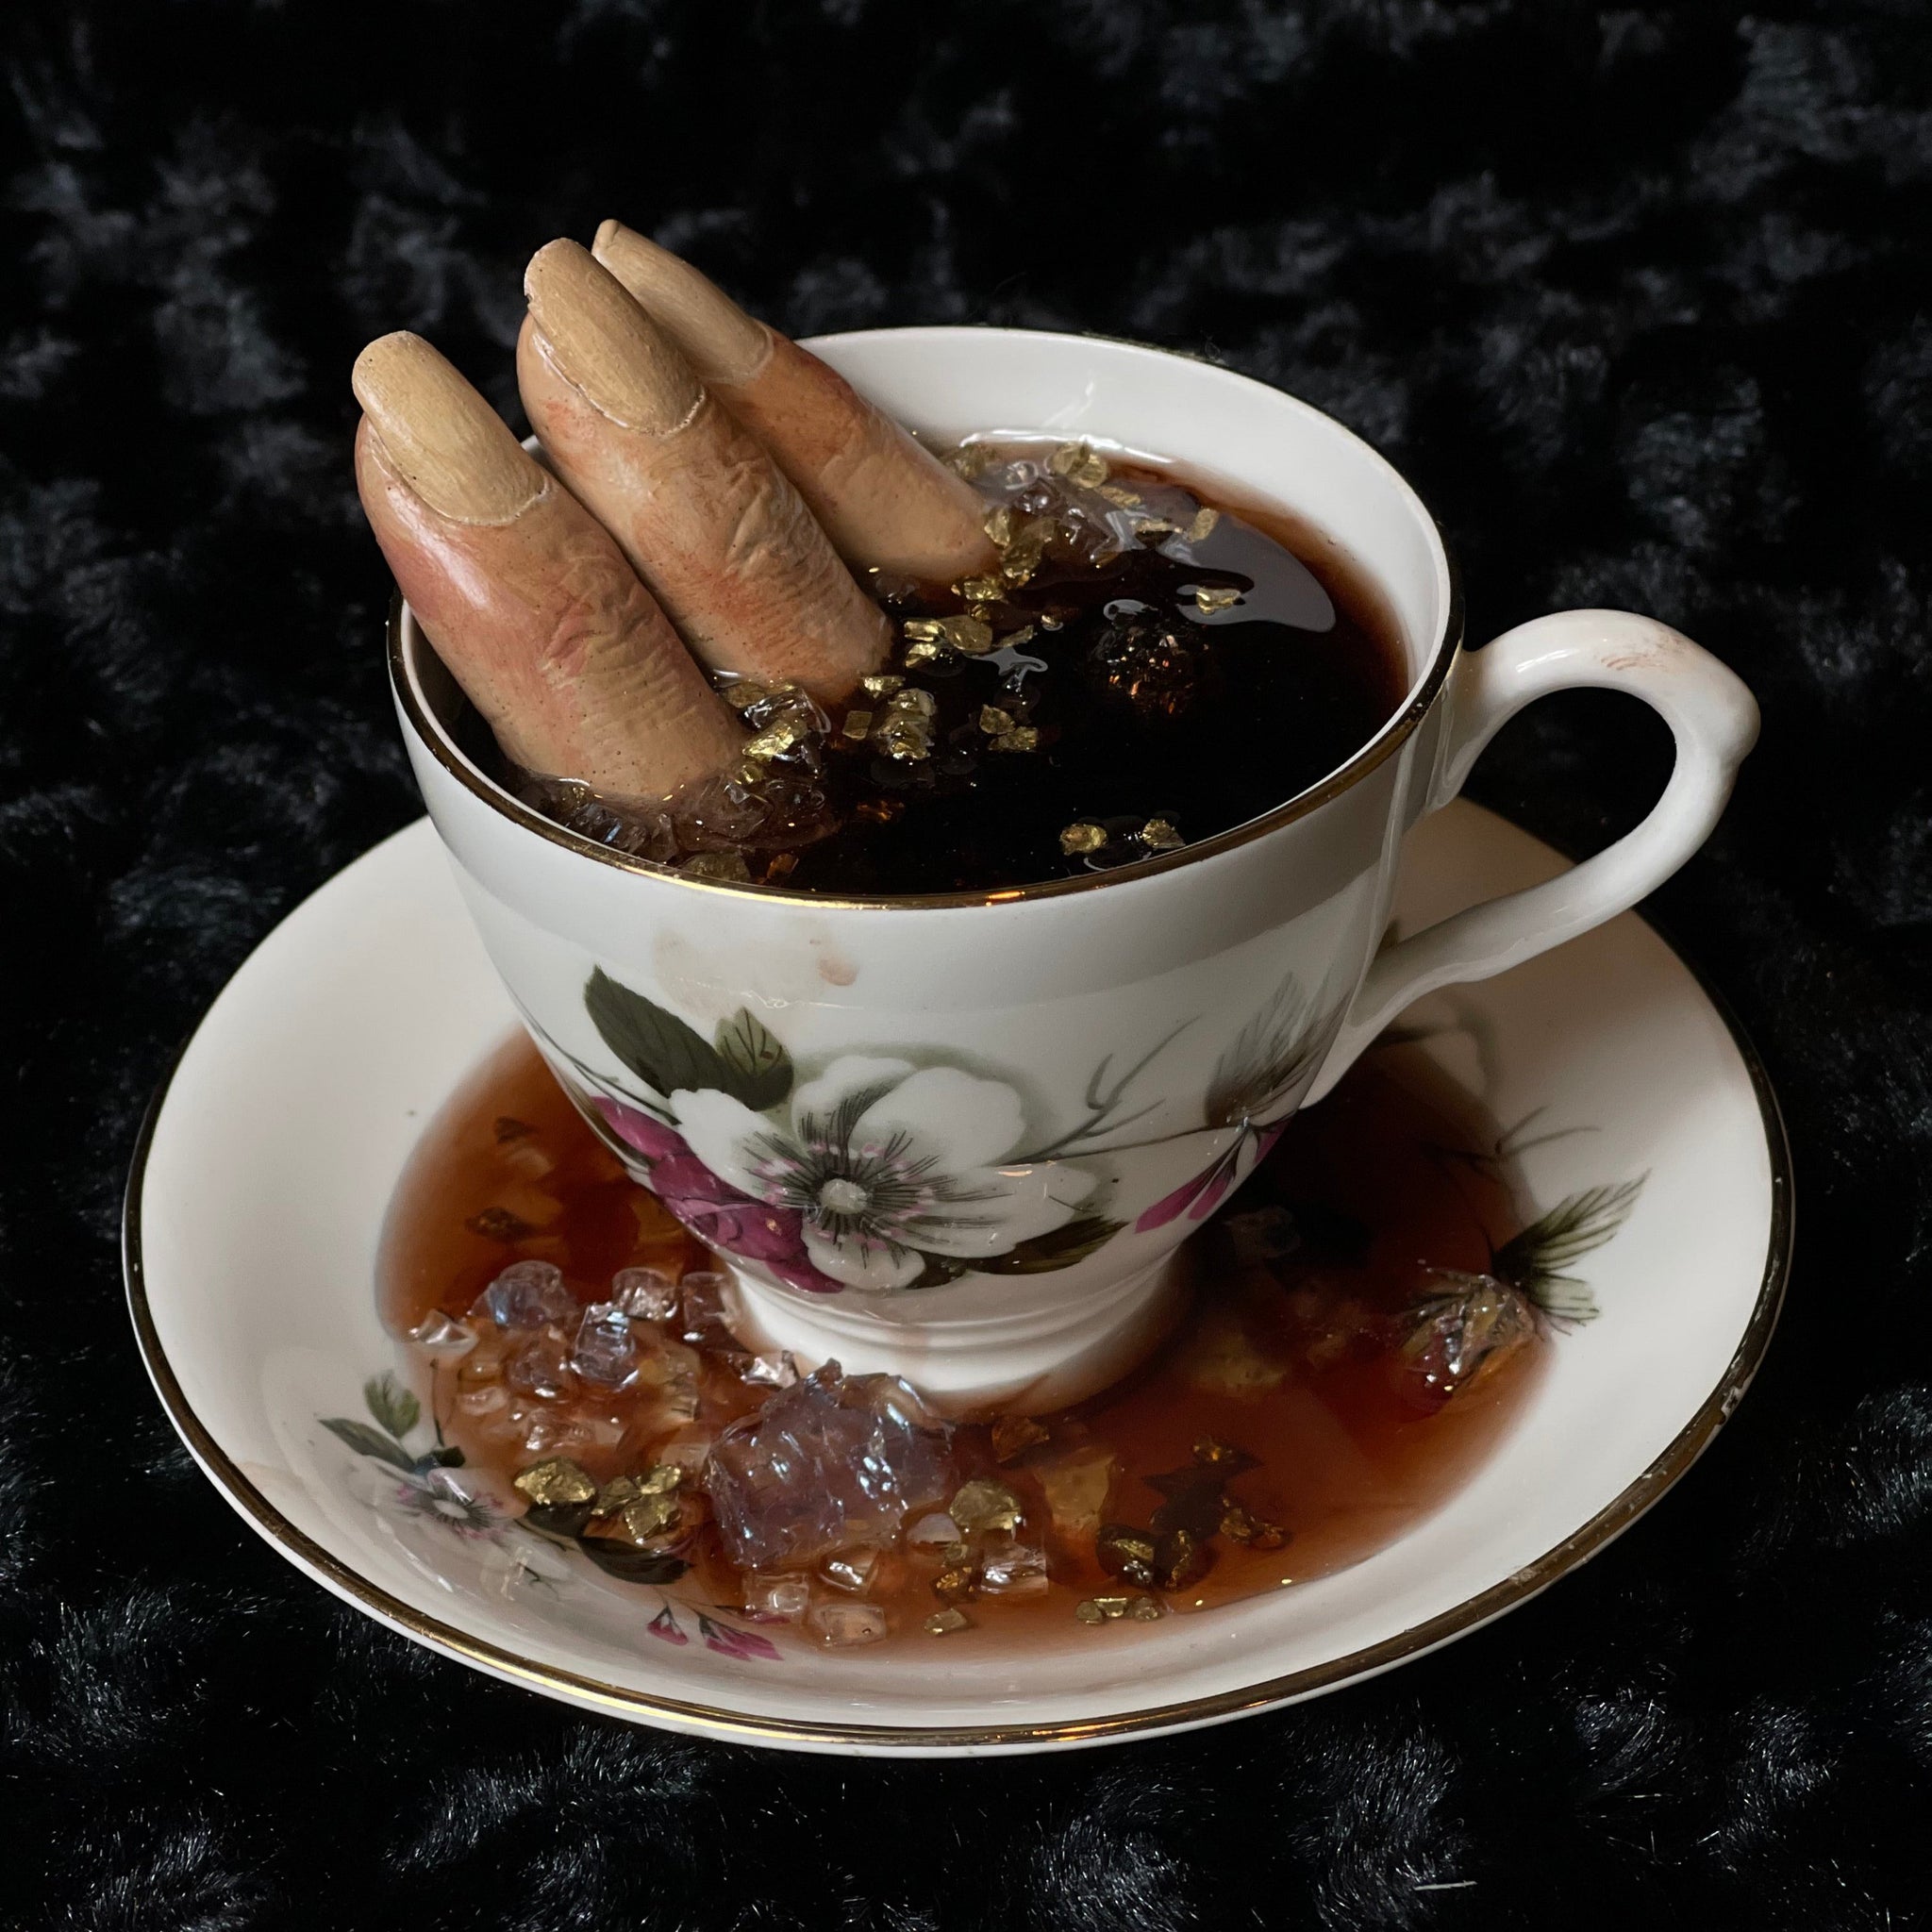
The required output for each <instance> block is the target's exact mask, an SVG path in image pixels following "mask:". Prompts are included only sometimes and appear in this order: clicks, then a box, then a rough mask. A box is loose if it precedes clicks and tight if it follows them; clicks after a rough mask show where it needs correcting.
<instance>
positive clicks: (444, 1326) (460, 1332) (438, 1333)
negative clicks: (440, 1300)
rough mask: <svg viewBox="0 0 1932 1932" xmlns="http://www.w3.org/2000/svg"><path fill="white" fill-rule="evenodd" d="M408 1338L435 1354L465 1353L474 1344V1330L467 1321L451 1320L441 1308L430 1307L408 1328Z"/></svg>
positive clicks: (419, 1346) (453, 1354)
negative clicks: (419, 1319)
mask: <svg viewBox="0 0 1932 1932" xmlns="http://www.w3.org/2000/svg"><path fill="white" fill-rule="evenodd" d="M409 1340H410V1341H413V1342H414V1343H415V1344H416V1346H417V1347H418V1348H426V1349H428V1350H429V1351H430V1352H431V1353H432V1354H435V1355H441V1356H458V1355H466V1354H468V1353H469V1351H470V1350H471V1349H473V1348H475V1345H476V1331H475V1329H474V1328H472V1327H470V1326H469V1325H468V1324H467V1323H463V1322H452V1321H451V1320H450V1318H449V1317H448V1316H447V1315H445V1314H444V1313H443V1312H442V1310H441V1308H431V1309H430V1311H429V1312H428V1313H427V1314H426V1315H425V1316H424V1317H423V1319H422V1320H421V1321H420V1322H418V1323H417V1324H416V1325H415V1326H414V1327H413V1328H411V1329H410V1330H409Z"/></svg>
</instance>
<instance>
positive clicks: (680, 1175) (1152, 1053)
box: [525, 968, 1341, 1294]
mask: <svg viewBox="0 0 1932 1932" xmlns="http://www.w3.org/2000/svg"><path fill="white" fill-rule="evenodd" d="M584 1007H585V1010H586V1013H587V1014H588V1016H589V1018H590V1020H591V1024H592V1025H593V1026H594V1027H595V1028H596V1030H597V1033H598V1035H599V1037H600V1038H601V1040H602V1041H603V1042H604V1045H605V1046H606V1048H607V1049H608V1051H609V1053H610V1054H611V1055H612V1056H613V1057H614V1058H615V1059H616V1060H617V1061H618V1063H619V1064H620V1065H621V1066H622V1067H623V1068H624V1070H625V1074H626V1075H628V1079H627V1080H625V1081H618V1080H613V1079H612V1078H611V1077H610V1076H609V1075H608V1073H606V1072H605V1071H604V1070H602V1069H600V1068H597V1067H593V1066H591V1065H589V1064H588V1063H586V1062H585V1061H583V1060H581V1059H578V1058H576V1057H575V1055H573V1054H570V1053H568V1052H566V1051H565V1050H564V1049H563V1048H562V1047H561V1046H560V1045H559V1044H558V1041H555V1040H552V1039H549V1038H548V1037H547V1036H545V1037H543V1043H544V1046H545V1048H546V1051H547V1052H548V1053H549V1054H550V1056H551V1059H552V1064H553V1066H556V1067H558V1074H559V1077H560V1078H564V1079H565V1084H566V1085H568V1086H570V1087H571V1088H572V1091H573V1092H574V1093H575V1096H576V1098H577V1101H578V1104H579V1105H580V1106H581V1107H582V1108H583V1110H584V1112H585V1114H586V1116H587V1117H588V1118H589V1119H591V1121H592V1123H593V1124H601V1126H602V1127H603V1128H604V1129H605V1130H606V1134H607V1138H608V1140H609V1141H610V1142H611V1144H612V1145H613V1147H614V1148H616V1150H617V1151H618V1152H619V1153H620V1154H621V1155H622V1156H623V1158H625V1160H626V1161H627V1162H628V1164H629V1165H630V1166H631V1168H632V1171H633V1172H635V1173H637V1174H639V1175H640V1177H641V1179H642V1180H643V1182H644V1184H645V1185H646V1186H647V1187H649V1188H650V1189H651V1190H652V1191H653V1192H654V1193H656V1194H657V1195H658V1197H659V1199H661V1200H662V1201H663V1202H664V1204H665V1206H666V1207H667V1208H669V1209H670V1210H671V1212H672V1213H673V1214H674V1215H675V1216H676V1218H677V1219H678V1220H679V1221H680V1222H682V1223H683V1224H684V1225H685V1226H686V1227H687V1228H689V1229H690V1230H691V1233H692V1234H694V1235H696V1236H697V1237H698V1239H699V1240H700V1241H704V1242H706V1243H707V1244H708V1246H710V1247H711V1248H713V1249H715V1250H717V1251H718V1252H720V1253H721V1254H724V1255H728V1256H732V1257H737V1258H740V1259H742V1260H745V1261H749V1262H755V1263H758V1264H759V1265H760V1266H761V1267H762V1268H763V1269H765V1270H766V1271H767V1272H768V1273H769V1274H771V1275H773V1276H774V1278H775V1279H777V1280H778V1281H781V1282H783V1283H785V1284H786V1285H787V1286H789V1287H791V1288H794V1289H798V1290H800V1291H804V1292H806V1293H810V1294H838V1293H843V1292H847V1291H856V1292H860V1293H870V1294H889V1293H895V1292H900V1291H908V1290H914V1289H925V1288H934V1287H938V1286H940V1285H941V1284H943V1283H946V1282H951V1281H957V1280H958V1279H959V1278H960V1277H961V1276H962V1275H967V1274H1045V1273H1050V1272H1053V1271H1056V1270H1058V1269H1061V1268H1069V1267H1072V1266H1073V1265H1074V1263H1075V1262H1078V1261H1083V1260H1085V1259H1086V1258H1087V1257H1089V1256H1090V1255H1092V1254H1095V1253H1097V1252H1098V1251H1099V1250H1100V1249H1101V1248H1103V1247H1104V1246H1106V1245H1107V1243H1108V1242H1109V1241H1112V1240H1113V1239H1114V1237H1115V1236H1116V1235H1118V1234H1120V1233H1121V1232H1122V1231H1123V1230H1124V1228H1125V1227H1126V1226H1127V1224H1128V1221H1129V1219H1130V1218H1131V1220H1132V1224H1133V1230H1134V1232H1135V1233H1136V1234H1148V1233H1152V1232H1154V1231H1156V1230H1158V1229H1160V1228H1163V1227H1166V1226H1168V1225H1169V1224H1172V1223H1174V1222H1175V1221H1177V1220H1180V1219H1181V1218H1182V1217H1183V1216H1185V1217H1186V1219H1187V1220H1189V1221H1191V1222H1200V1221H1205V1220H1206V1219H1207V1218H1208V1216H1209V1215H1210V1214H1212V1213H1213V1212H1214V1210H1215V1209H1216V1208H1218V1207H1219V1206H1220V1205H1221V1203H1222V1201H1223V1200H1224V1198H1225V1197H1226V1196H1227V1194H1228V1193H1229V1191H1231V1190H1232V1189H1234V1188H1235V1187H1237V1186H1238V1185H1239V1184H1240V1183H1241V1180H1243V1179H1244V1178H1245V1177H1246V1176H1247V1174H1250V1173H1251V1172H1252V1171H1253V1170H1254V1168H1255V1167H1256V1165H1257V1163H1258V1162H1259V1161H1260V1160H1261V1159H1262V1158H1263V1157H1265V1155H1266V1154H1267V1152H1268V1150H1269V1148H1270V1147H1272V1146H1273V1145H1274V1141H1275V1138H1276V1137H1277V1136H1278V1135H1279V1133H1280V1131H1281V1128H1282V1126H1283V1124H1285V1123H1286V1122H1287V1121H1288V1119H1289V1118H1290V1116H1291V1114H1292V1113H1293V1112H1294V1110H1295V1108H1297V1107H1298V1106H1299V1105H1300V1103H1301V1097H1302V1095H1303V1093H1304V1092H1306V1091H1307V1087H1308V1083H1309V1082H1310V1081H1311V1080H1312V1079H1313V1078H1314V1074H1315V1071H1316V1068H1317V1067H1318V1066H1319V1065H1320V1062H1321V1056H1322V1052H1323V1050H1324V1047H1325V1046H1326V1044H1327V1041H1328V1039H1329V1037H1330V1036H1331V1034H1332V1032H1333V1025H1332V1022H1333V1020H1334V1017H1335V1015H1336V1014H1337V1013H1338V1012H1339V1011H1340V1007H1341V1002H1340V1000H1339V998H1330V997H1328V995H1327V992H1326V991H1325V990H1324V993H1323V994H1322V995H1320V996H1318V997H1317V998H1315V999H1312V1000H1311V999H1310V998H1308V997H1307V995H1306V994H1305V993H1304V992H1303V991H1302V989H1301V988H1300V986H1299V984H1298V983H1297V982H1296V981H1295V980H1294V979H1293V978H1289V979H1287V980H1285V981H1284V982H1283V983H1282V984H1281V985H1280V987H1279V988H1277V990H1276V991H1274V994H1273V995H1272V996H1271V997H1270V998H1269V999H1268V1000H1267V1001H1266V1002H1264V1003H1263V1005H1262V1006H1261V1008H1259V1010H1258V1011H1257V1012H1255V1013H1254V1014H1252V1015H1250V1017H1249V1018H1248V1020H1247V1022H1246V1023H1245V1024H1243V1025H1242V1027H1241V1030H1240V1032H1239V1033H1238V1034H1237V1035H1236V1037H1235V1039H1234V1040H1233V1041H1232V1042H1231V1043H1230V1044H1229V1045H1228V1046H1227V1047H1226V1049H1225V1050H1224V1052H1223V1053H1222V1054H1221V1056H1220V1058H1218V1059H1217V1061H1216V1062H1215V1064H1214V1067H1213V1070H1212V1074H1211V1075H1210V1077H1209V1078H1208V1081H1207V1083H1206V1087H1205V1091H1203V1093H1202V1095H1201V1098H1200V1101H1199V1102H1198V1103H1197V1105H1198V1115H1197V1118H1198V1121H1199V1124H1198V1125H1194V1126H1186V1127H1181V1128H1177V1129H1171V1130H1170V1131H1168V1132H1165V1133H1150V1134H1144V1135H1141V1137H1139V1138H1137V1137H1136V1135H1135V1126H1136V1124H1137V1123H1139V1122H1141V1121H1143V1120H1144V1119H1145V1118H1146V1116H1147V1115H1149V1114H1150V1113H1152V1112H1154V1111H1155V1109H1156V1108H1158V1106H1159V1105H1160V1104H1161V1102H1162V1100H1163V1099H1165V1098H1167V1096H1165V1095H1161V1094H1157V1095H1156V1097H1154V1098H1149V1099H1142V1100H1140V1101H1138V1102H1137V1101H1136V1099H1135V1094H1136V1092H1137V1091H1139V1089H1140V1085H1141V1083H1142V1077H1143V1075H1145V1074H1147V1073H1148V1071H1149V1069H1150V1068H1152V1067H1153V1066H1154V1065H1155V1063H1156V1062H1157V1061H1158V1060H1160V1059H1161V1058H1162V1056H1164V1055H1165V1054H1166V1053H1167V1051H1168V1049H1169V1048H1170V1047H1171V1046H1172V1045H1173V1044H1174V1041H1176V1040H1178V1039H1179V1038H1180V1037H1181V1035H1183V1034H1185V1033H1187V1032H1188V1031H1189V1030H1190V1028H1191V1027H1192V1026H1193V1025H1194V1024H1196V1022H1195V1021H1194V1020H1192V1019H1189V1020H1184V1021H1183V1022H1182V1023H1181V1024H1179V1025H1178V1026H1176V1027H1174V1029H1173V1030H1172V1031H1170V1032H1169V1033H1168V1034H1167V1035H1166V1036H1165V1037H1164V1038H1163V1039H1161V1040H1159V1041H1157V1042H1156V1043H1155V1044H1154V1045H1152V1046H1151V1047H1148V1048H1147V1049H1146V1050H1145V1051H1143V1052H1141V1054H1140V1055H1139V1056H1138V1058H1134V1059H1133V1060H1131V1061H1130V1062H1127V1063H1125V1064H1124V1066H1123V1067H1121V1068H1120V1069H1119V1070H1118V1071H1117V1070H1116V1068H1115V1058H1114V1056H1112V1055H1109V1056H1108V1058H1106V1059H1104V1060H1103V1061H1102V1063H1101V1064H1100V1065H1099V1066H1098V1067H1096V1068H1095V1069H1093V1070H1092V1073H1091V1077H1090V1079H1089V1080H1088V1083H1087V1087H1086V1090H1085V1111H1084V1114H1083V1115H1082V1117H1081V1118H1080V1119H1079V1120H1078V1122H1077V1123H1076V1124H1074V1125H1073V1126H1072V1127H1070V1128H1069V1129H1067V1130H1066V1131H1065V1132H1063V1133H1061V1134H1059V1135H1058V1137H1057V1138H1055V1139H1054V1140H1052V1141H1048V1142H1046V1143H1045V1144H1043V1145H1040V1146H1032V1147H1029V1146H1028V1145H1027V1144H1026V1141H1025V1133H1026V1123H1027V1120H1028V1117H1029V1113H1032V1114H1034V1115H1036V1116H1037V1115H1038V1114H1039V1113H1041V1112H1043V1111H1050V1109H1048V1108H1040V1107H1038V1106H1037V1105H1036V1106H1034V1107H1033V1108H1029V1106H1028V1097H1027V1095H1026V1093H1025V1091H1024V1088H1023V1086H1022V1083H1021V1082H1020V1080H1019V1079H1018V1078H1017V1077H1008V1078H999V1077H994V1076H992V1075H990V1074H987V1073H986V1072H984V1071H982V1070H977V1069H973V1068H967V1067H964V1066H960V1065H957V1064H955V1063H953V1062H952V1061H951V1060H949V1059H948V1058H947V1057H946V1056H945V1055H943V1054H942V1053H939V1052H933V1051H924V1052H922V1051H920V1050H918V1049H916V1048H913V1049H907V1048H902V1049H900V1050H898V1051H896V1052H870V1053H869V1052H862V1051H860V1052H847V1053H843V1054H839V1055H836V1056H834V1057H833V1058H830V1059H829V1060H827V1061H826V1062H825V1063H824V1065H822V1066H819V1067H816V1068H814V1069H811V1070H808V1072H807V1074H805V1076H804V1077H801V1076H800V1071H799V1069H797V1068H796V1067H795V1066H794V1065H793V1062H792V1058H791V1052H790V1050H789V1049H788V1048H787V1046H786V1045H785V1043H784V1042H783V1041H781V1040H779V1039H778V1037H777V1036H776V1035H775V1034H774V1032H773V1031H772V1030H771V1028H770V1027H769V1026H767V1025H766V1024H765V1023H764V1022H763V1021H762V1020H760V1019H759V1018H758V1016H757V1015H756V1014H755V1013H753V1012H752V1011H751V1010H750V1009H749V1008H739V1010H738V1011H737V1012H736V1013H734V1014H733V1015H732V1016H731V1018H730V1019H729V1020H727V1021H725V1022H724V1024H721V1025H720V1026H719V1027H718V1028H717V1030H716V1032H715V1033H714V1034H713V1036H712V1037H711V1038H710V1039H709V1040H707V1039H706V1038H705V1037H704V1035H703V1034H701V1033H700V1032H699V1031H698V1030H697V1028H696V1027H694V1026H692V1025H691V1024H690V1023H689V1022H688V1021H685V1020H683V1019H681V1018H679V1017H678V1016H677V1015H676V1014H675V1013H673V1012H671V1011H670V1010H669V1009H668V1008H664V1007H662V1006H659V1005H658V1003H657V1002H656V1001H655V1000H652V999H650V998H649V997H648V996H646V995H645V994H643V993H641V992H639V991H636V990H635V989H633V988H631V987H628V986H625V985H624V984H622V983H621V982H620V981H618V980H615V979H612V978H611V977H610V976H609V975H608V974H606V973H605V972H603V971H602V969H601V968H600V969H598V970H596V971H593V972H592V973H591V977H590V979H589V981H588V983H587V984H586V986H585V989H584ZM525 1017H526V1019H527V1017H528V1016H527V1015H526V1016H525ZM536 1030H537V1029H536V1027H535V1025H534V1024H532V1031H536ZM559 1062H563V1063H567V1064H568V1065H569V1066H570V1067H571V1068H572V1069H573V1070H574V1074H575V1077H571V1076H567V1075H565V1074H563V1073H562V1069H561V1067H560V1066H559V1065H558V1063H559ZM1189 1146H1192V1147H1194V1148H1196V1149H1197V1150H1198V1152H1197V1153H1196V1155H1195V1159H1196V1160H1197V1161H1198V1163H1199V1164H1198V1166H1196V1167H1195V1168H1194V1169H1193V1171H1192V1172H1191V1173H1190V1174H1188V1177H1187V1178H1186V1179H1185V1180H1183V1181H1182V1182H1181V1184H1180V1185H1179V1186H1178V1187H1174V1186H1172V1185H1171V1182H1170V1180H1169V1179H1167V1178H1163V1180H1162V1181H1161V1182H1160V1184H1159V1186H1160V1188H1161V1189H1162V1190H1164V1191H1162V1192H1161V1193H1160V1195H1159V1198H1157V1199H1154V1200H1152V1201H1151V1202H1148V1201H1145V1196H1146V1195H1148V1194H1153V1193H1155V1192H1156V1191H1157V1190H1156V1189H1155V1188H1151V1187H1145V1186H1144V1170H1143V1186H1142V1201H1143V1202H1144V1205H1139V1206H1138V1207H1137V1204H1136V1203H1135V1202H1133V1201H1131V1200H1128V1201H1124V1202H1123V1201H1120V1200H1118V1199H1117V1197H1118V1196H1120V1195H1121V1194H1122V1193H1124V1192H1130V1191H1132V1190H1131V1189H1130V1187H1129V1185H1128V1182H1127V1180H1126V1178H1125V1177H1124V1176H1125V1175H1126V1174H1128V1173H1129V1172H1130V1170H1129V1169H1126V1168H1124V1167H1123V1166H1122V1164H1121V1162H1120V1161H1119V1160H1118V1159H1116V1158H1114V1157H1134V1156H1147V1155H1150V1154H1151V1153H1152V1152H1153V1150H1156V1149H1172V1150H1174V1152H1175V1153H1176V1154H1177V1155H1179V1156H1181V1158H1185V1153H1186V1149H1187V1148H1188V1147H1189ZM1096 1163H1098V1164H1096ZM1173 1172H1174V1167H1173V1164H1172V1163H1171V1162H1170V1163H1168V1164H1167V1165H1166V1167H1165V1174H1166V1176H1170V1177H1171V1175H1172V1174H1173ZM1123 1210H1124V1211H1123ZM1116 1217H1117V1218H1116Z"/></svg>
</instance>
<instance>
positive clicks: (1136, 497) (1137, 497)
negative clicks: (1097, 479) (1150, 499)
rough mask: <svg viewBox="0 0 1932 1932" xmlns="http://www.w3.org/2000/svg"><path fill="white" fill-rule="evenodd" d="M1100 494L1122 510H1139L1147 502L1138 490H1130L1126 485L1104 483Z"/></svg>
mask: <svg viewBox="0 0 1932 1932" xmlns="http://www.w3.org/2000/svg"><path fill="white" fill-rule="evenodd" d="M1100 493H1101V495H1103V496H1104V497H1106V498H1107V500H1108V502H1109V503H1111V504H1116V505H1118V506H1119V507H1120V508H1122V509H1139V508H1141V505H1142V504H1143V503H1145V502H1146V501H1147V499H1146V498H1145V497H1144V496H1142V495H1141V492H1140V491H1138V490H1129V489H1128V488H1127V487H1126V485H1125V484H1124V483H1103V484H1102V485H1101V486H1100Z"/></svg>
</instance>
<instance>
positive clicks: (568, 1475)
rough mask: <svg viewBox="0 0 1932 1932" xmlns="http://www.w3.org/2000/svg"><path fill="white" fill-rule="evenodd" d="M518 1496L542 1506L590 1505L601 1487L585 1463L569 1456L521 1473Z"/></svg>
mask: <svg viewBox="0 0 1932 1932" xmlns="http://www.w3.org/2000/svg"><path fill="white" fill-rule="evenodd" d="M514 1486H515V1488H516V1491H517V1493H518V1494H519V1495H521V1496H523V1497H524V1498H525V1500H526V1501H528V1502H531V1503H535V1504H537V1505H538V1506H539V1507H546V1508H547V1507H551V1506H552V1505H554V1504H558V1503H588V1502H591V1500H592V1499H593V1498H594V1497H595V1496H596V1493H597V1485H596V1484H595V1483H594V1482H592V1481H591V1474H590V1472H589V1471H588V1470H587V1469H585V1467H584V1466H583V1464H582V1463H581V1462H575V1461H573V1460H572V1459H571V1458H570V1457H568V1456H553V1457H549V1458H548V1459H547V1460H545V1461H542V1462H533V1463H532V1464H531V1465H530V1466H529V1468H528V1469H525V1470H520V1471H518V1473H517V1474H516V1476H515V1478H514Z"/></svg>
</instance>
